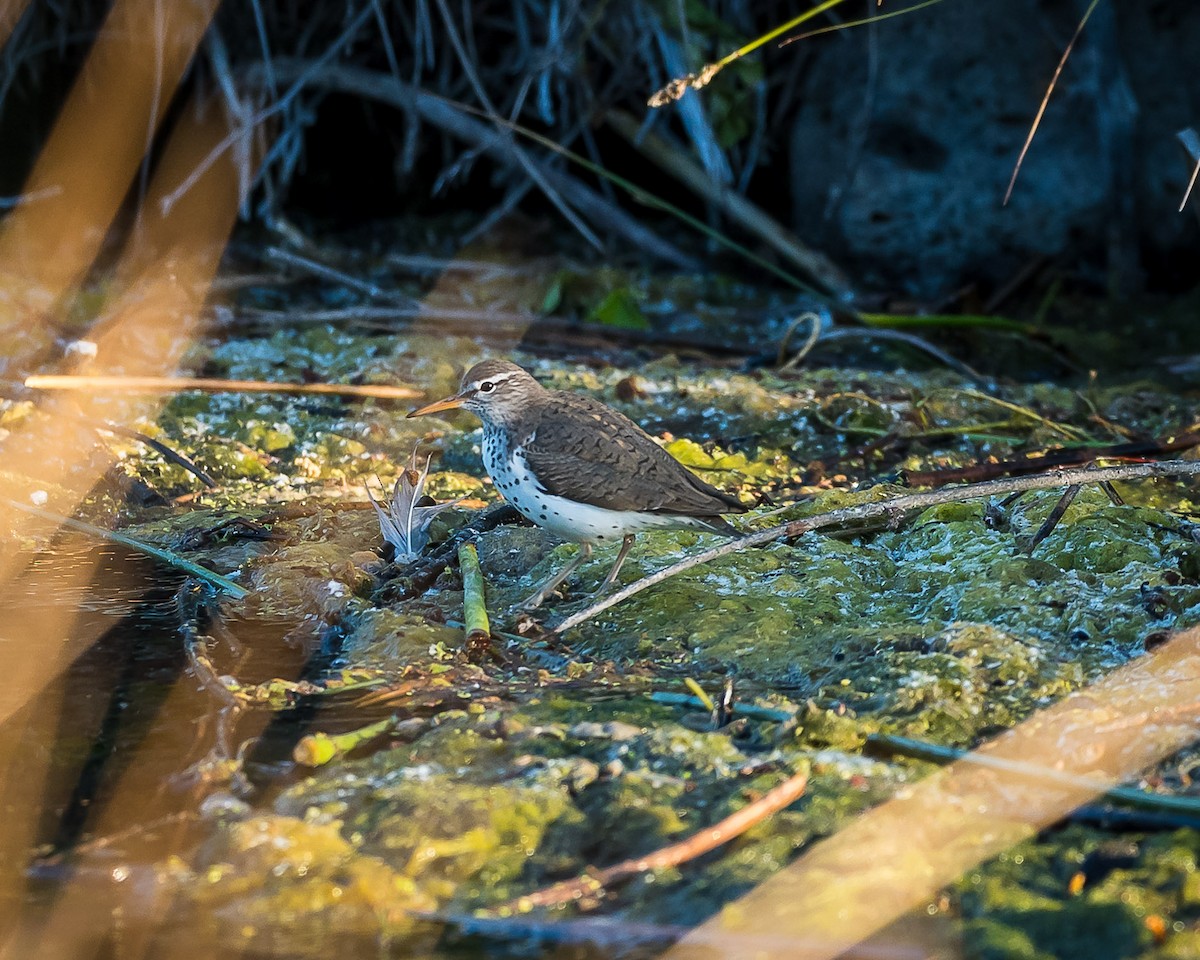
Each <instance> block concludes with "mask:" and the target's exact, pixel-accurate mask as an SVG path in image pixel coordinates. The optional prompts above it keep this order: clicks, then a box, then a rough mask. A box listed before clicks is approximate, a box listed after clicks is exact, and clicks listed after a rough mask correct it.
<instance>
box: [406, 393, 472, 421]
mask: <svg viewBox="0 0 1200 960" xmlns="http://www.w3.org/2000/svg"><path fill="white" fill-rule="evenodd" d="M466 399H467V398H466V397H465V396H463V395H462V394H461V393H457V394H455V395H454V396H453V397H447V398H446V399H445V400H437V401H435V402H434V403H427V404H425V406H423V407H421V408H420V409H419V410H414V411H413V412H412V413H410V414H409V415H408V416H409V417H423V416H425V414H427V413H440V412H441V411H443V410H454V409H456V408H458V407H461V406H462V405H463V401H464V400H466Z"/></svg>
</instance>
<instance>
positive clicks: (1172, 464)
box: [553, 460, 1200, 633]
mask: <svg viewBox="0 0 1200 960" xmlns="http://www.w3.org/2000/svg"><path fill="white" fill-rule="evenodd" d="M1196 475H1200V462H1195V461H1189V462H1184V461H1180V460H1167V461H1162V462H1157V463H1135V464H1124V465H1122V466H1119V467H1097V468H1091V469H1087V468H1082V469H1077V470H1055V471H1051V472H1048V473H1040V474H1034V475H1032V476H1025V477H1012V478H1008V479H1003V480H989V481H987V482H986V483H971V484H966V485H964V486H961V487H943V488H941V489H939V490H930V491H927V492H925V493H910V494H906V495H904V496H900V497H891V498H889V499H887V500H877V501H875V502H874V503H860V504H857V505H855V506H853V507H841V508H840V509H837V510H830V511H829V512H827V513H818V514H816V515H814V516H811V517H802V518H800V519H799V520H790V521H788V522H787V523H781V524H779V525H777V526H774V527H768V528H767V529H766V530H757V531H755V532H754V533H749V534H746V535H745V536H744V537H740V538H739V539H737V540H729V541H727V542H725V543H722V544H721V545H720V546H716V547H712V548H711V549H709V550H705V551H703V552H701V553H697V554H695V555H694V556H691V557H685V558H684V559H682V560H680V561H678V562H677V563H673V564H671V565H670V566H669V567H664V568H663V569H662V570H659V571H658V572H656V573H652V574H651V575H650V576H648V577H643V578H642V579H641V580H636V581H634V582H633V583H631V584H628V585H626V586H624V587H622V588H621V589H620V590H617V591H616V592H615V593H612V594H609V595H608V596H607V597H604V598H603V599H601V600H599V601H597V602H596V603H593V604H592V605H591V606H589V607H587V608H585V609H583V610H580V611H579V612H578V613H576V614H572V615H571V616H569V617H567V619H566V620H564V621H563V622H562V623H560V624H559V625H558V626H556V627H554V628H553V632H554V633H564V632H565V631H567V630H570V629H571V628H572V627H576V626H578V625H579V624H581V623H583V622H584V621H586V620H590V619H591V618H592V617H594V616H595V615H596V614H598V613H600V612H601V611H604V610H607V609H608V608H609V607H612V606H616V604H618V603H622V602H623V601H625V600H628V599H629V598H630V597H632V596H633V595H634V594H638V593H641V592H642V591H643V590H646V589H647V588H649V587H653V586H655V585H656V584H659V583H662V582H663V581H664V580H669V579H670V578H671V577H674V576H676V575H677V574H680V573H684V572H686V571H688V570H691V569H692V568H693V567H698V566H700V565H701V564H703V563H708V562H709V561H710V560H717V559H719V558H720V557H724V556H728V555H729V554H731V553H736V552H738V551H739V550H745V549H747V548H749V547H757V546H761V545H762V544H764V543H770V542H771V541H772V540H779V539H781V538H783V537H798V536H800V535H801V534H805V533H809V532H811V531H813V530H820V529H822V528H824V527H833V526H839V525H841V524H845V523H852V522H854V521H858V520H869V519H872V518H875V517H887V518H889V519H891V520H894V521H895V522H897V523H898V522H899V520H900V519H901V517H902V516H903V515H904V514H906V513H909V512H911V511H914V510H925V509H928V508H929V507H935V506H938V505H939V504H942V503H959V502H961V501H963V500H975V499H979V498H983V497H994V496H1003V495H1005V494H1009V493H1024V492H1025V491H1027V490H1048V489H1054V488H1057V487H1070V486H1074V485H1075V484H1085V483H1105V482H1112V481H1113V480H1136V479H1140V478H1147V477H1186V476H1196Z"/></svg>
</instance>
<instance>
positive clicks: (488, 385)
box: [479, 380, 496, 393]
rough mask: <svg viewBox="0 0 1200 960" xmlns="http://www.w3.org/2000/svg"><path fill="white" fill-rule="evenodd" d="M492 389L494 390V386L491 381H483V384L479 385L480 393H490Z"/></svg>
mask: <svg viewBox="0 0 1200 960" xmlns="http://www.w3.org/2000/svg"><path fill="white" fill-rule="evenodd" d="M494 389H496V385H495V384H494V383H492V381H491V380H484V381H483V383H481V384H480V385H479V392H480V393H491V392H492V391H493V390H494Z"/></svg>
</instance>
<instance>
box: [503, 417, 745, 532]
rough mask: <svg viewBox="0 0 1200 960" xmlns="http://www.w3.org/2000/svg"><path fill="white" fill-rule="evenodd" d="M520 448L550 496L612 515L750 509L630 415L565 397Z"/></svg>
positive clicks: (697, 513) (712, 514) (717, 512)
mask: <svg viewBox="0 0 1200 960" xmlns="http://www.w3.org/2000/svg"><path fill="white" fill-rule="evenodd" d="M559 399H561V402H556V403H553V404H550V405H548V406H547V408H546V415H545V416H543V417H541V418H540V419H539V421H538V423H537V424H536V426H534V425H532V424H531V426H534V429H533V431H532V438H531V439H530V440H528V441H526V442H525V443H524V444H523V445H522V446H523V450H524V455H525V460H526V463H528V464H529V467H530V469H531V470H532V471H533V473H534V474H535V475H536V476H537V478H538V480H539V481H540V482H541V484H542V486H543V487H545V489H546V492H547V493H551V494H554V495H555V496H559V497H567V498H568V499H570V500H575V501H578V502H580V503H589V504H592V505H593V506H596V507H605V508H607V509H609V510H638V511H646V512H653V513H664V514H678V515H680V516H695V517H715V516H719V515H720V514H722V513H742V512H744V511H745V509H746V507H745V506H743V505H742V503H741V502H740V501H739V500H738V499H737V498H736V497H733V496H731V495H730V494H727V493H724V492H722V491H721V490H718V489H717V488H716V487H713V486H710V485H709V484H707V483H705V482H704V481H703V480H701V479H700V478H699V477H697V476H696V475H695V474H694V473H692V472H691V471H690V470H688V469H687V468H686V467H684V466H683V464H681V463H680V462H679V461H678V460H676V459H675V458H674V457H672V456H671V455H670V454H669V453H667V452H666V451H665V450H663V449H662V447H660V446H659V445H658V444H656V443H655V442H654V441H653V440H651V439H650V437H649V436H647V435H646V434H645V433H644V432H643V431H642V429H641V428H640V427H638V426H637V424H635V423H634V422H633V421H632V420H630V419H629V418H628V417H625V416H623V415H622V414H620V413H617V411H615V410H613V409H612V408H610V407H607V406H605V405H604V404H602V403H600V402H599V401H596V400H592V399H591V398H589V397H580V396H578V395H577V394H560V395H559V396H558V397H556V400H559Z"/></svg>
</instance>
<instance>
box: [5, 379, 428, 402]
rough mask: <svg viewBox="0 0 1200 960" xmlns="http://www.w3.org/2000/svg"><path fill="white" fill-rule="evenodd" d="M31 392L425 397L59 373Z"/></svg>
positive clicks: (333, 386) (345, 386) (346, 386)
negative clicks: (189, 392) (184, 392)
mask: <svg viewBox="0 0 1200 960" xmlns="http://www.w3.org/2000/svg"><path fill="white" fill-rule="evenodd" d="M25 386H27V387H29V388H30V389H31V390H74V391H93V390H95V391H99V392H101V393H103V392H105V391H111V392H115V393H151V394H159V393H180V392H182V391H184V390H203V391H204V392H205V393H300V394H334V395H336V396H342V397H369V398H373V399H376V400H420V399H422V398H423V397H424V396H425V394H424V393H423V392H422V391H420V390H414V389H413V388H412V387H395V386H392V385H390V384H386V383H376V384H350V383H272V382H268V381H266V380H220V379H214V378H212V377H121V376H99V375H97V376H87V375H82V374H81V375H78V376H76V375H71V374H59V373H46V374H35V375H34V376H29V377H26V378H25Z"/></svg>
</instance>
